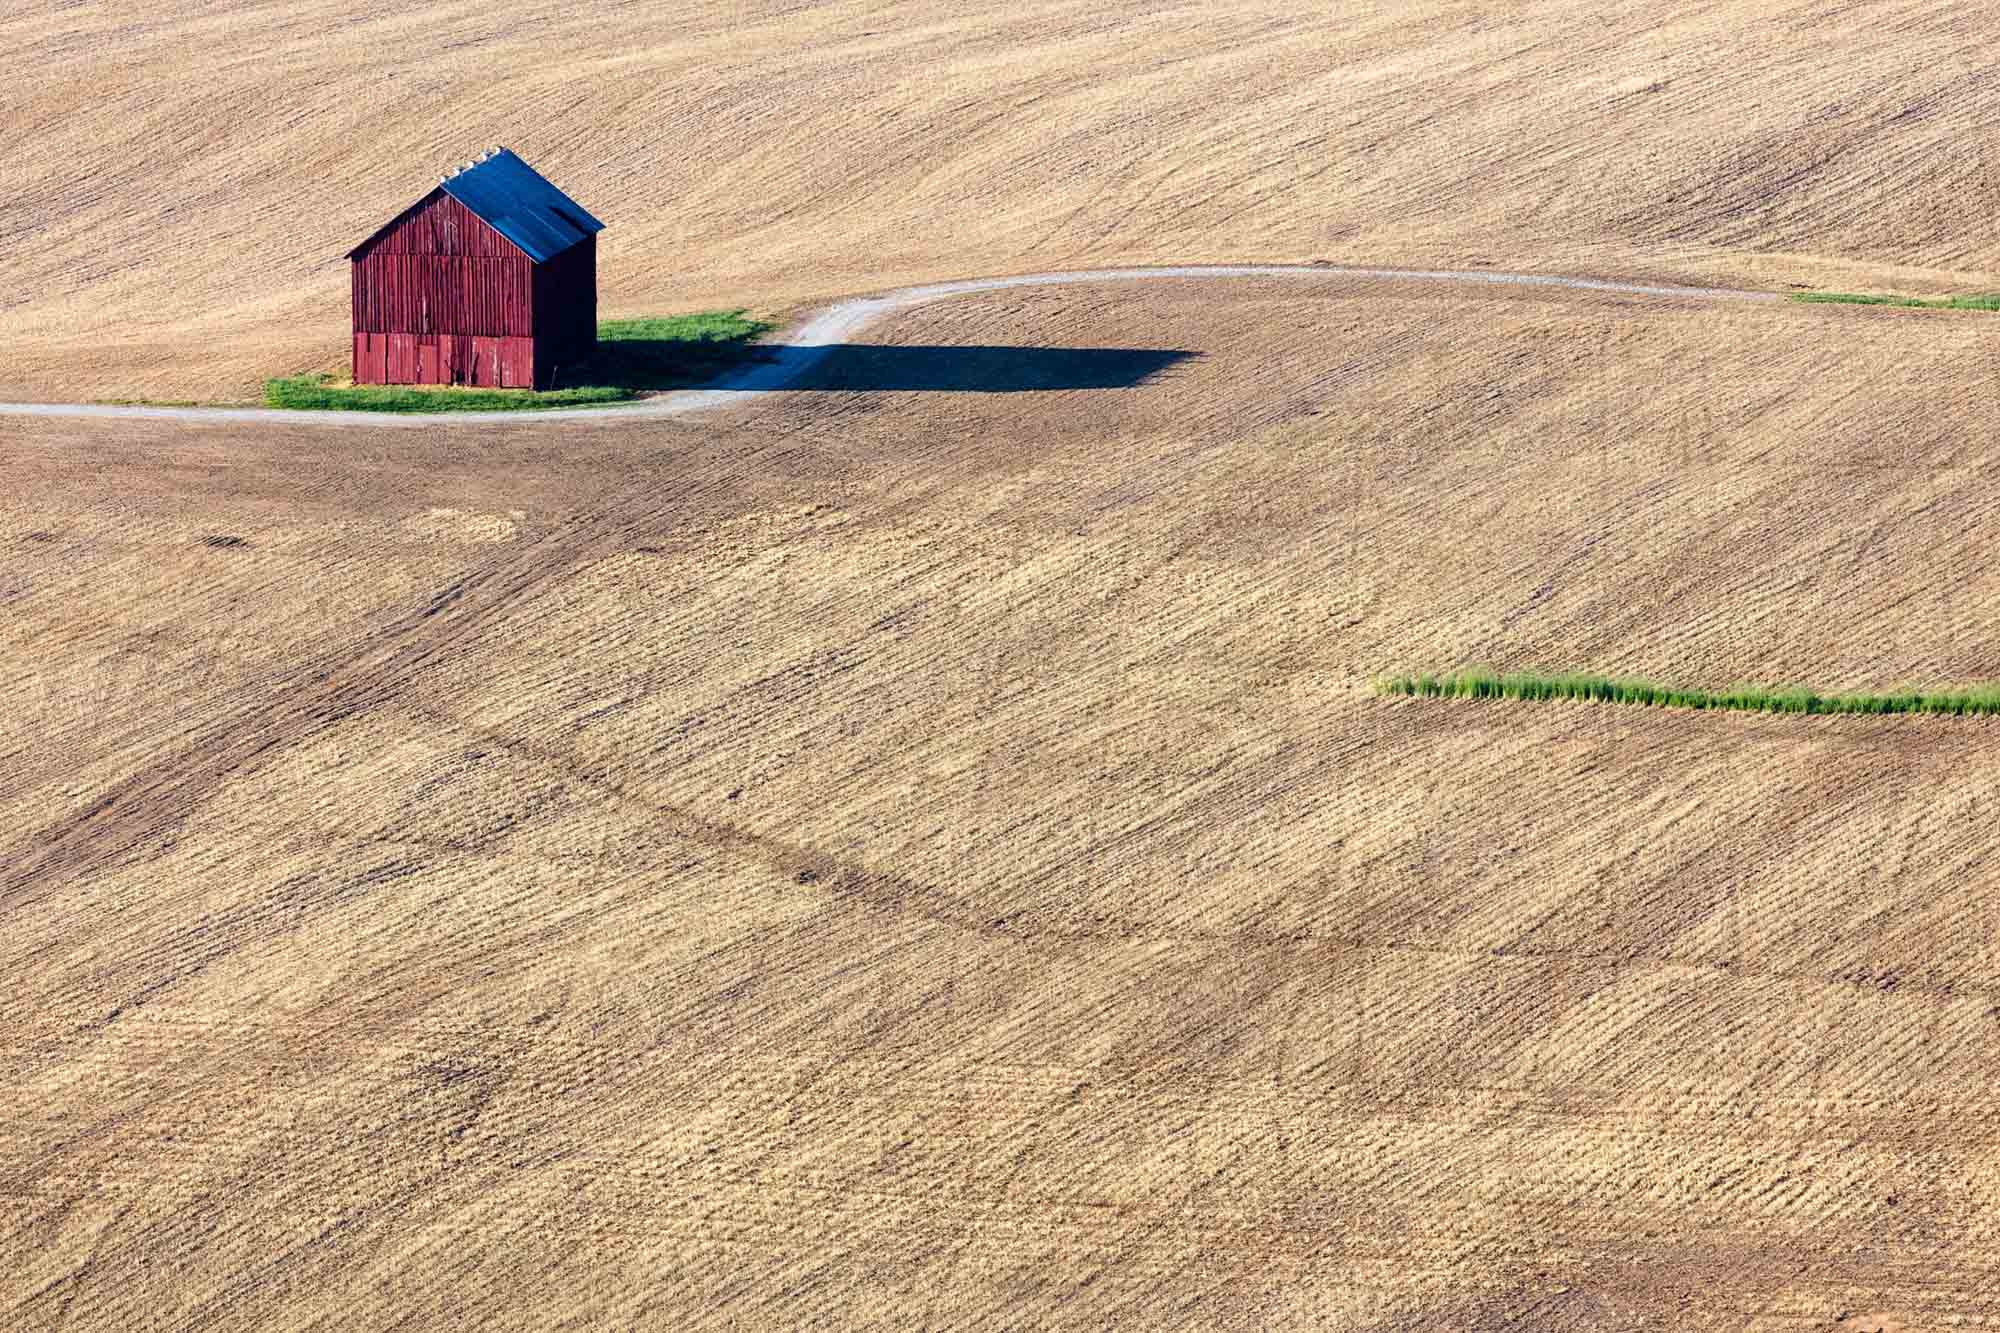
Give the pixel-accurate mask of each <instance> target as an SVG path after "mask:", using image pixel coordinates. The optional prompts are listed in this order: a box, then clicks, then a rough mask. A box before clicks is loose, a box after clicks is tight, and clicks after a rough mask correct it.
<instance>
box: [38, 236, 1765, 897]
mask: <svg viewBox="0 0 2000 1333" xmlns="http://www.w3.org/2000/svg"><path fill="white" fill-rule="evenodd" d="M1273 277H1297V278H1332V279H1340V280H1350V281H1351V280H1354V279H1370V280H1380V281H1388V282H1432V283H1451V284H1462V285H1499V286H1542V287H1551V288H1556V289H1562V290H1572V291H1595V292H1609V293H1620V294H1626V295H1635V296H1648V297H1662V298H1683V299H1695V300H1749V301H1777V300H1781V299H1782V298H1781V297H1780V296H1778V295H1776V294H1774V293H1768V292H1750V291H1742V290H1736V289H1730V288H1699V287H1676V286H1660V285H1650V284H1643V283H1636V282H1624V281H1617V280H1609V279H1597V278H1586V277H1576V276H1563V275H1553V274H1528V273H1496V272H1490V271H1483V270H1454V269H1447V270H1405V269H1390V268H1355V267H1346V266H1339V265H1331V264H1309V265H1285V264H1253V265H1220V266H1206V267H1205V266H1175V267H1160V268H1125V269H1104V270H1075V271H1065V272H1047V273H1032V274H1023V275H1016V276H1011V277H997V278H976V279H969V280H964V281H957V282H943V283H932V284H926V285H923V286H917V287H907V288H902V289H899V290H896V291H892V292H888V293H885V294H880V295H875V296H863V297H856V298H852V299H849V300H846V301H842V302H839V303H837V304H835V305H833V306H831V307H829V308H827V309H826V310H824V311H822V312H821V313H820V314H818V315H816V316H814V317H812V318H810V319H809V320H807V321H806V322H805V323H804V324H802V325H800V326H798V327H797V328H795V329H794V330H793V331H792V333H791V334H790V336H789V337H788V338H787V340H786V341H784V342H783V343H780V344H777V345H776V348H777V350H778V352H779V355H777V356H775V357H774V358H773V359H771V360H770V361H767V362H763V363H760V364H757V365H754V366H751V367H748V368H746V369H744V370H742V371H739V372H736V373H734V374H732V375H729V376H726V377H724V378H723V379H721V380H719V381H717V382H716V383H714V384H711V385H710V386H708V387H706V388H701V389H693V390H688V391H685V392H680V393H673V394H667V395H663V396H661V397H659V398H655V399H650V400H647V401H646V402H644V403H642V404H639V405H636V406H633V407H628V408H613V409H591V410H556V411H535V412H470V413H436V414H431V415H428V416H415V417H405V416H399V415H393V414H388V415H384V414H374V413H346V412H289V411H274V410H263V409H230V408H163V407H115V406H106V405H97V404H47V403H0V415H6V414H12V415H28V416H61V417H84V418H122V419H141V420H163V421H172V422H182V423H215V422H244V421H252V422H273V423H283V424H324V425H331V426H338V427H349V428H353V427H376V426H408V427H429V426H435V425H440V424H447V423H491V424H516V423H522V422H526V423H531V424H542V423H549V424H555V425H568V424H571V423H574V422H578V421H597V422H608V423H613V424H615V423H619V422H625V421H630V420H632V419H634V418H640V417H644V418H659V417H670V416H679V415H683V414H686V413H690V412H699V411H707V410H712V409H717V408H721V407H725V406H734V405H737V404H741V403H744V402H747V401H750V400H752V399H754V398H756V397H758V396H761V395H764V394H769V393H773V392H777V391H780V390H782V389H783V388H784V387H785V386H786V385H788V384H791V383H793V382H795V381H797V380H798V379H799V378H801V377H802V376H804V375H805V374H806V373H807V372H808V371H810V370H811V369H812V368H813V367H814V366H815V365H816V364H817V363H818V362H819V361H820V360H822V359H823V358H824V357H825V356H826V354H827V352H828V350H829V348H830V347H831V346H833V345H837V344H839V343H840V342H842V341H844V340H846V339H849V338H851V337H853V336H854V335H856V334H858V333H859V332H860V331H861V330H863V329H865V328H867V327H868V326H870V325H872V324H874V323H876V322H878V321H880V320H881V319H883V318H885V317H887V316H889V315H891V314H894V313H896V312H899V311H902V310H906V309H909V308H912V307H915V306H920V305H925V304H928V303H931V302H934V301H940V300H947V299H950V298H953V297H957V296H966V295H974V294H978V293H983V292H991V291H1000V290H1008V289H1014V288H1022V287H1035V286H1055V285H1074V284H1086V283H1101V282H1136V281H1162V280H1175V279H1182V280H1204V281H1206V280H1215V279H1219V278H1253V279H1261V278H1273ZM1355 369H1357V368H1356V367H1353V366H1348V367H1344V368H1343V373H1351V372H1352V371H1354V370H1355ZM1283 408H1284V403H1283V402H1280V403H1278V404H1277V405H1276V406H1275V407H1274V408H1273V409H1272V410H1274V411H1282V410H1283ZM613 508H614V512H599V513H597V514H595V515H593V516H591V517H590V518H588V519H585V520H581V521H579V522H576V523H572V524H571V525H569V526H567V527H565V528H563V529H559V530H557V531H555V532H552V533H549V534H547V535H545V536H543V537H541V538H539V539H537V540H535V541H533V542H530V543H528V544H527V545H525V546H524V547H521V548H518V549H516V550H515V551H514V552H513V553H512V554H510V555H509V556H507V557H506V558H503V559H501V560H498V561H495V562H493V563H491V564H488V565H485V566H482V567H479V568H476V569H474V570H473V571H471V572H470V573H468V574H466V575H465V576H464V577H462V578H461V579H460V580H458V581H457V582H455V583H453V584H452V585H450V586H449V587H447V588H446V589H444V590H443V591H442V592H440V593H438V594H437V595H436V596H435V597H434V598H433V599H432V600H431V601H430V603H428V604H427V605H425V606H423V607H420V608H416V609H413V610H411V611H410V612H408V613H406V614H405V615H404V616H402V617H401V618H400V619H398V620H396V621H394V622H392V623H391V624H389V625H387V626H385V627H383V628H381V629H379V630H376V631H375V632H373V633H372V634H370V635H368V636H367V637H365V638H363V639H361V640H360V641H359V642H356V643H353V644H349V645H347V646H345V647H342V648H340V649H337V650H334V651H333V652H330V653H326V654H322V655H320V656H318V657H315V658H312V659H310V660H308V661H305V662H301V663H298V664H296V665H294V666H291V667H289V668H281V669H280V670H278V671H277V672H275V673H274V674H272V675H271V676H269V677H267V678H266V681H265V682H264V683H263V685H262V687H261V688H260V689H258V690H257V691H256V692H255V693H254V694H253V695H251V696H250V697H247V698H245V699H244V700H242V701H241V702H239V703H238V704H237V705H235V706H234V707H231V708H229V709H228V710H226V711H224V712H223V713H221V714H220V715H218V716H216V717H213V718H211V719H209V720H208V721H206V722H204V723H202V724H200V725H199V726H198V727H197V728H196V729H195V731H194V732H193V734H192V735H191V736H190V737H189V738H188V740H187V742H186V743H185V744H183V745H181V746H179V747H176V749H175V751H174V753H172V754H170V755H168V756H165V757H163V758H161V759H158V760H156V761H154V762H152V763H149V764H147V765H145V766H143V767H142V768H140V769H139V770H138V771H137V772H135V773H133V774H132V775H130V776H129V777H127V778H125V779H123V780H122V781H120V782H118V783H117V784H116V785H114V786H113V787H112V788H111V789H110V790H108V791H107V792H105V793H104V794H103V795H102V796H101V797H99V798H98V799H97V800H96V801H95V802H94V803H93V804H92V805H90V806H89V807H88V808H86V809H84V810H82V811H80V812H73V813H70V814H67V815H65V816H63V817H61V818H59V819H57V820H54V821H52V822H51V823H49V824H46V825H44V826H43V827H42V828H41V829H39V830H37V831H36V832H34V833H32V834H30V835H29V836H28V837H27V838H26V839H25V840H23V841H21V842H19V843H17V844H16V847H17V848H19V849H20V851H19V853H18V854H17V855H16V856H15V857H14V858H13V863H12V865H10V866H9V868H8V870H7V872H6V875H5V877H4V878H0V909H6V908H11V907H17V906H19V905H21V904H22V903H23V902H25V901H27V899H26V894H27V893H28V892H29V887H30V886H31V885H33V884H35V883H37V882H47V881H48V880H50V879H51V878H56V877H61V876H65V875H69V874H74V873H78V872H81V871H86V870H89V869H94V868H98V867H102V866H104V865H107V864H110V863H112V862H114V861H116V860H118V859H119V858H121V857H123V856H126V855H128V854H130V853H132V852H133V851H134V850H136V849H137V848H139V847H140V846H142V845H143V844H145V843H147V842H149V841H157V842H159V843H160V844H161V845H171V843H172V841H173V840H174V838H175V836H176V832H175V831H176V830H177V829H178V827H179V825H180V824H181V822H182V821H183V820H184V819H185V818H186V817H187V815H188V814H189V813H190V812H191V811H192V810H193V809H194V808H196V807H197V806H198V805H199V804H200V803H201V801H202V800H204V799H205V798H206V796H207V795H208V794H209V793H210V792H211V791H212V790H213V789H214V788H215V787H216V786H217V785H218V784H220V783H221V782H223V781H225V780H226V779H228V778H229V777H231V776H232V775H241V774H246V773H249V772H253V771H255V770H256V769H257V768H259V767H261V766H262V765H263V764H264V763H266V762H268V761H269V760H270V759H271V758H272V757H273V756H275V755H276V754H277V753H278V752H280V751H281V750H282V749H284V748H285V747H286V746H288V745H291V744H293V743H295V742H297V741H300V740H303V739H306V738H308V737H311V736H313V735H317V734H319V733H320V732H322V731H324V730H326V729H328V728H330V727H333V726H335V725H337V724H339V723H340V722H341V721H343V720H345V719H347V718H350V717H354V716H356V715H359V714H363V713H366V712H368V711H370V710H371V709H374V708H376V707H378V706H380V705H381V704H383V703H384V702H386V701H388V700H390V699H392V698H395V697H396V696H397V695H398V694H399V693H400V691H401V687H402V686H403V684H404V683H406V682H407V681H408V680H409V679H411V678H412V677H413V676H414V675H415V674H417V673H418V672H421V671H422V670H423V669H425V668H426V667H427V666H429V665H430V664H432V663H434V662H436V661H438V660H440V659H441V658H443V657H444V656H445V655H447V654H448V653H449V652H451V651H452V649H453V648H454V647H456V646H458V645H460V644H461V642H462V641H463V640H464V639H465V638H466V637H467V636H468V635H469V634H471V633H473V632H474V631H476V630H477V628H478V627H479V626H480V625H481V624H483V623H484V622H485V621H486V620H488V619H489V618H490V617H492V616H493V615H494V614H495V613H496V612H497V611H499V610H500V609H501V608H503V607H505V606H506V605H508V604H509V603H511V602H513V601H515V600H516V599H518V598H520V597H522V596H523V595H526V594H529V593H531V592H532V591H533V590H534V589H535V588H537V587H539V586H541V585H543V584H545V583H546V582H548V581H549V580H551V579H554V578H559V577H561V576H563V575H564V574H566V573H568V572H569V571H571V570H573V569H575V568H576V567H578V566H579V565H581V564H587V563H589V562H591V561H592V560H595V559H597V558H599V557H600V556H601V555H603V554H606V553H608V551H609V550H611V549H613V548H614V547H616V545H617V543H618V539H619V537H620V535H621V533H622V531H623V529H624V528H625V527H626V526H629V523H630V521H631V520H632V519H633V518H634V515H633V514H632V513H629V512H624V509H628V508H630V507H629V506H626V507H618V506H614V507H613ZM706 833H707V836H708V839H709V840H710V841H713V840H714V839H715V838H716V837H717V836H719V835H718V834H717V833H716V831H715V830H712V829H711V830H707V831H706ZM725 841H728V839H725ZM739 850H741V851H744V852H749V853H751V854H753V855H757V856H759V857H760V859H770V858H771V856H772V855H773V853H774V851H777V849H771V848H758V849H754V850H753V849H752V848H750V847H748V846H747V845H746V846H743V847H740V848H739ZM793 850H794V849H784V850H783V851H777V855H778V857H779V859H783V860H789V859H791V857H790V855H789V854H788V853H790V852H792V851H793ZM797 850H799V851H802V850H803V849H797ZM841 878H842V879H843V880H845V881H847V882H848V885H849V887H850V889H851V888H852V887H854V884H855V879H856V877H855V876H854V875H852V874H843V875H842V876H841ZM860 879H861V882H863V883H868V882H871V881H872V876H869V875H866V874H864V875H862V876H861V877H860ZM884 887H888V888H890V891H891V892H892V894H893V895H894V896H895V897H897V898H898V899H901V900H903V901H905V902H908V901H910V899H911V893H910V890H911V887H912V886H908V885H895V886H884ZM917 896H918V897H921V896H923V895H921V894H919V895H917ZM955 907H956V904H952V903H942V902H940V903H932V904H929V908H930V910H931V911H933V912H940V911H941V912H943V913H944V914H945V915H946V916H950V915H951V914H952V912H953V910H954V908H955Z"/></svg>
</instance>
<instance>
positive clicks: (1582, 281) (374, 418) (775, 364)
mask: <svg viewBox="0 0 2000 1333" xmlns="http://www.w3.org/2000/svg"><path fill="white" fill-rule="evenodd" d="M1285 277H1299V278H1347V279H1356V278H1361V279H1378V280H1382V281H1388V282H1448V283H1471V284H1492V285H1501V286H1520V287H1565V288H1570V289H1572V290H1576V291H1590V292H1618V293H1623V294H1626V295H1630V296H1668V297H1683V298H1689V299H1693V300H1703V301H1777V300H1782V299H1783V298H1782V297H1780V296H1778V295H1777V294H1775V293H1772V292H1752V291H1741V290H1737V289H1733V288H1726V287H1672V286H1656V285H1649V284H1646V283H1637V282H1617V281H1613V280H1609V279H1601V278H1576V277H1565V276H1562V275H1559V274H1544V273H1494V272H1490V271H1486V270H1482V269H1394V268H1346V267H1342V266H1339V265H1334V264H1232V265H1215V266H1199V265H1187V266H1177V267H1166V268H1114V269H1096V270H1090V269H1085V270H1078V271H1074V272H1067V273H1025V274H1019V275H1016V276H1014V277H1008V278H972V279H968V280H965V281H962V282H938V283H929V284H926V285H924V286H920V287H903V288H899V289H897V290H895V291H891V292H884V293H882V294H880V295H876V296H857V297H852V298H850V299H848V300H845V301H841V302H839V303H837V304H835V305H832V306H828V307H827V308H826V309H825V310H822V311H820V312H819V313H818V314H816V315H814V316H812V317H811V318H810V319H808V320H807V321H806V322H805V323H803V324H800V325H798V326H796V327H794V328H793V329H791V330H790V331H789V332H788V333H787V334H786V336H785V337H784V338H783V339H782V340H781V341H779V342H775V343H772V344H769V347H770V348H771V350H772V352H773V353H774V355H773V356H771V357H770V358H769V359H768V360H764V361H760V362H759V363H758V364H756V365H753V366H748V367H746V368H744V369H743V370H740V371H736V372H733V373H732V374H730V375H727V376H725V377H723V378H722V379H719V380H717V381H715V382H714V383H713V384H711V385H709V386H707V387H706V388H700V389H686V390H681V391H679V392H674V393H664V394H660V395H658V396H656V397H651V398H646V399H643V400H641V401H639V402H636V403H631V404H626V405H620V406H614V407H580V408H550V409H542V410H535V411H526V412H429V413H423V414H404V413H395V412H304V411H292V410H288V409H277V408H265V407H143V406H114V405H112V404H107V403H0V416H35V417H111V418H122V419H125V420H151V421H189V422H242V421H268V422H271V423H274V424H282V425H291V426H298V425H325V426H350V427H351V426H367V427H384V426H387V427H394V426H406V427H424V426H434V425H439V424H443V423H452V424H458V423H491V424H495V425H498V424H502V423H518V422H554V421H560V422H565V423H567V422H574V421H595V422H602V423H616V422H625V421H631V420H634V419H636V418H642V417H675V416H682V415H685V414H687V413H690V412H704V411H710V410H713V409H715V408H719V407H725V406H729V405H731V404H736V403H740V402H742V401H743V400H744V399H745V398H746V397H749V396H751V395H753V394H760V393H770V392H773V391H774V390H779V389H783V388H784V387H785V386H786V385H787V384H790V383H792V382H793V381H795V380H796V379H798V378H799V377H800V376H801V375H803V374H804V373H805V372H806V371H807V370H809V369H811V368H812V366H813V365H814V364H815V363H816V362H818V361H819V360H820V359H821V358H822V357H823V356H825V355H826V353H827V350H828V349H829V348H830V347H833V346H836V345H838V344H840V343H843V342H846V341H849V340H850V339H852V338H853V336H854V335H855V334H857V333H859V332H860V331H861V330H862V329H865V328H867V327H868V326H869V325H870V324H873V323H874V322H875V321H876V320H878V319H880V318H882V317H883V316H884V315H887V314H890V313H892V312H894V311H897V310H905V309H908V308H909V307H911V306H918V305H924V304H926V303H927V302H931V301H941V300H945V299H947V298H950V297H954V296H969V295H972V294H974V293H976V292H992V291H1001V290H1004V289H1006V288H1009V287H1049V286H1057V285H1060V284H1064V283H1080V282H1139V281H1150V280H1158V279H1175V278H1196V279H1203V280H1213V279H1216V278H1285Z"/></svg>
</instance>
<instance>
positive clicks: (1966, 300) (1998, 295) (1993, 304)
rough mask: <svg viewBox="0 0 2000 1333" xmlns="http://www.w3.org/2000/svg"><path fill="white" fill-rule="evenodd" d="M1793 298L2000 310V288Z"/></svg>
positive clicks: (1829, 302)
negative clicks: (1929, 296) (1927, 295)
mask: <svg viewBox="0 0 2000 1333" xmlns="http://www.w3.org/2000/svg"><path fill="white" fill-rule="evenodd" d="M1791 296H1792V299H1793V300H1794V301H1803V302H1805V303H1806V304H1807V305H1892V306H1908V307H1912V308H1914V309H1919V310H2000V292H1985V293H1982V294H1980V295H1977V296H1943V297H1939V298H1937V299H1936V300H1927V299H1926V298H1924V297H1921V296H1870V295H1868V294H1866V293H1863V292H1793V293H1792V294H1791Z"/></svg>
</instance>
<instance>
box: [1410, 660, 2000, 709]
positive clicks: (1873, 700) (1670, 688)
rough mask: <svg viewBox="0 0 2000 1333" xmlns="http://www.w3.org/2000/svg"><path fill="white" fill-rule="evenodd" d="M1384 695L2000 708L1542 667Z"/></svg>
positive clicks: (1660, 704)
mask: <svg viewBox="0 0 2000 1333" xmlns="http://www.w3.org/2000/svg"><path fill="white" fill-rule="evenodd" d="M1375 692H1376V693H1377V694H1383V695H1408V696H1412V697H1415V698H1420V699H1520V700H1529V701H1534V700H1548V699H1576V700H1582V701H1586V702H1590V703H1607V704H1637V705H1640V706H1642V707H1648V708H1695V709H1725V710H1730V711H1735V712H1747V713H1860V714H1888V713H1945V714H1950V715H1953V716H1960V717H1962V716H1967V715H1974V714H1984V713H2000V685H1981V686H1975V687H1973V688H1970V689H1965V690H1949V691H1936V692H1931V691H1924V690H1899V691H1896V692H1894V693H1889V694H1821V693H1819V692H1818V691H1817V690H1809V689H1803V688H1775V689H1774V688H1767V687H1763V686H1750V685H1745V686H1733V687H1731V688H1729V689H1722V690H1704V689H1688V688H1683V687H1681V686H1675V685H1661V684H1657V683H1655V682H1653V681H1649V680H1632V679H1620V678H1615V677H1611V676H1590V675H1545V674H1540V673H1536V672H1510V673H1507V674H1504V675H1503V674H1501V673H1499V672H1494V671H1481V670H1470V671H1456V672H1450V673H1447V674H1445V675H1437V676H1433V675H1428V674H1407V673H1406V674H1403V675H1397V676H1388V677H1385V678H1383V679H1381V680H1378V681H1377V682H1376V683H1375Z"/></svg>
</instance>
